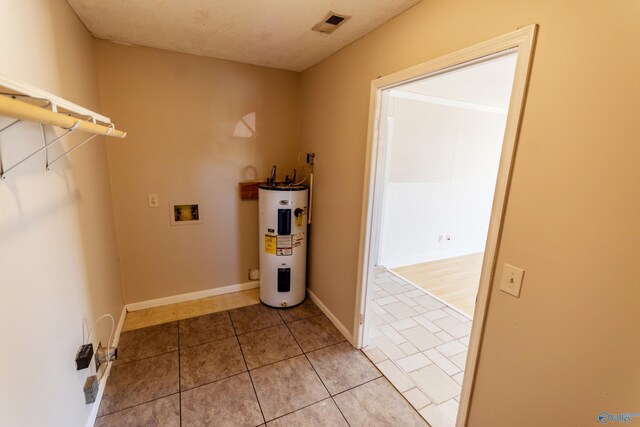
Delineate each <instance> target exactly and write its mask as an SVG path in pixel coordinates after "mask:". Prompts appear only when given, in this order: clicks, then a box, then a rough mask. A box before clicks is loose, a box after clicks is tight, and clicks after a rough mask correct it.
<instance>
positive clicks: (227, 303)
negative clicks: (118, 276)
mask: <svg viewBox="0 0 640 427" xmlns="http://www.w3.org/2000/svg"><path fill="white" fill-rule="evenodd" d="M258 303H260V289H249V290H247V291H241V292H234V293H231V294H224V295H216V296H213V297H207V298H201V299H198V300H194V301H185V302H180V303H175V304H168V305H163V306H161V307H153V308H148V309H144V310H139V311H132V312H130V313H127V317H126V318H125V321H124V325H123V327H122V331H123V332H125V331H131V330H133V329H140V328H146V327H148V326H153V325H159V324H161V323H166V322H173V321H175V320H182V319H187V318H189V317H195V316H201V315H203V314H209V313H216V312H219V311H225V310H232V309H234V308H238V307H245V306H247V305H253V304H258Z"/></svg>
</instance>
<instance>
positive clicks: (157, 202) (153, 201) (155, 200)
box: [149, 194, 160, 208]
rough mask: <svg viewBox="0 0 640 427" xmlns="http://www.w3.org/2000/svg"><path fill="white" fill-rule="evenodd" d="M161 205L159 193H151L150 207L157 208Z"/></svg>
mask: <svg viewBox="0 0 640 427" xmlns="http://www.w3.org/2000/svg"><path fill="white" fill-rule="evenodd" d="M158 206H160V199H159V198H158V195H157V194H149V207H150V208H157V207H158Z"/></svg>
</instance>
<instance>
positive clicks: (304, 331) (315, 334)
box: [287, 314, 345, 353]
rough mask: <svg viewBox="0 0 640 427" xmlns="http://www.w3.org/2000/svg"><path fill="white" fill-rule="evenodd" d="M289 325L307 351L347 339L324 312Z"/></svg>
mask: <svg viewBox="0 0 640 427" xmlns="http://www.w3.org/2000/svg"><path fill="white" fill-rule="evenodd" d="M287 326H289V329H290V330H291V333H292V334H293V336H294V337H295V338H296V341H298V344H300V347H302V350H303V351H304V352H305V353H306V352H309V351H313V350H317V349H319V348H322V347H327V346H329V345H332V344H337V343H339V342H341V341H345V337H344V336H343V335H342V334H341V333H340V331H338V330H337V329H336V327H335V326H333V323H331V320H329V318H327V316H325V315H324V314H321V315H318V316H313V317H308V318H306V319H302V320H298V321H296V322H292V323H289V324H288V325H287Z"/></svg>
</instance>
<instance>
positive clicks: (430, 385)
mask: <svg viewBox="0 0 640 427" xmlns="http://www.w3.org/2000/svg"><path fill="white" fill-rule="evenodd" d="M409 375H410V376H411V378H412V379H413V381H415V383H416V384H417V385H418V387H420V388H421V389H422V390H423V391H424V392H425V393H426V394H427V396H429V398H430V399H431V400H432V401H433V402H434V403H436V404H440V403H443V402H446V401H447V400H449V399H452V398H454V397H456V396H457V395H459V394H460V391H461V388H460V384H458V383H457V382H455V381H454V380H452V379H451V377H450V376H449V375H447V374H446V373H445V372H444V371H443V370H442V369H440V368H439V367H438V366H437V365H429V366H425V367H424V368H421V369H418V370H417V371H414V372H412V373H411V374H409Z"/></svg>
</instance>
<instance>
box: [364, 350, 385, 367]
mask: <svg viewBox="0 0 640 427" xmlns="http://www.w3.org/2000/svg"><path fill="white" fill-rule="evenodd" d="M362 351H364V353H365V355H366V356H367V357H368V358H369V360H371V361H372V362H373V363H379V362H382V361H383V360H387V359H388V357H387V355H386V354H384V353H383V352H382V351H381V350H380V349H379V348H378V347H375V346H368V347H365V348H363V349H362Z"/></svg>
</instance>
